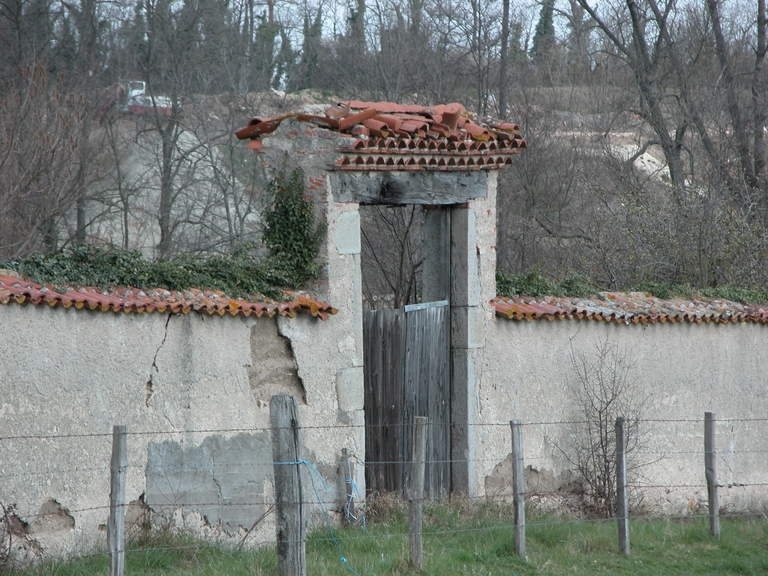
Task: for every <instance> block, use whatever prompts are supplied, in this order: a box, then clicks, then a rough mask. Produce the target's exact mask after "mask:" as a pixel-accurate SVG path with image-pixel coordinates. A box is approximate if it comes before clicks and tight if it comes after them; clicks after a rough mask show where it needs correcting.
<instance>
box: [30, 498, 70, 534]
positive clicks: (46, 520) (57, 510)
mask: <svg viewBox="0 0 768 576" xmlns="http://www.w3.org/2000/svg"><path fill="white" fill-rule="evenodd" d="M37 514H38V516H37V518H35V521H34V522H33V523H32V530H33V531H34V532H35V534H40V533H45V532H60V531H64V530H72V529H73V528H74V527H75V519H74V518H73V517H72V515H71V514H70V513H69V510H67V509H66V508H64V507H63V506H62V505H61V504H59V503H58V502H56V500H54V499H52V498H48V499H47V500H46V501H45V502H43V505H42V506H40V510H39V512H38V513H37Z"/></svg>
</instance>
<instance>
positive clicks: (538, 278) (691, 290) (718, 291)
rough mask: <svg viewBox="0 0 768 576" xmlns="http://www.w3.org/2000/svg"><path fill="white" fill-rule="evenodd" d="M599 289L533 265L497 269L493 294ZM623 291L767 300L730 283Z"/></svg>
mask: <svg viewBox="0 0 768 576" xmlns="http://www.w3.org/2000/svg"><path fill="white" fill-rule="evenodd" d="M602 290H607V289H602V288H599V287H598V286H597V285H596V284H595V283H593V282H592V281H591V280H590V279H589V278H586V277H585V276H582V275H580V274H574V275H571V276H568V277H567V278H565V279H564V280H562V281H556V280H549V279H547V278H545V277H544V276H543V275H542V273H541V269H540V268H538V267H534V268H532V269H531V270H529V271H528V272H526V273H525V274H519V275H518V274H507V273H505V272H503V271H501V270H499V271H497V272H496V293H497V294H498V295H499V296H508V297H512V296H534V297H539V296H572V297H575V298H589V297H590V296H596V295H597V294H598V292H601V291H602ZM622 291H625V292H647V293H649V294H651V295H653V296H655V297H656V298H661V299H662V300H666V299H669V298H682V299H686V300H695V299H697V298H712V299H723V300H731V301H733V302H740V303H742V304H765V303H768V291H766V290H765V289H762V288H741V287H738V286H732V285H730V284H727V285H724V286H716V287H705V288H695V287H692V286H689V285H685V284H668V283H665V282H644V283H642V284H639V285H637V286H630V287H627V288H624V289H623V290H622Z"/></svg>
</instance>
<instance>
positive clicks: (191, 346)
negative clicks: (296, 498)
mask: <svg viewBox="0 0 768 576" xmlns="http://www.w3.org/2000/svg"><path fill="white" fill-rule="evenodd" d="M330 260H331V261H330V263H329V264H330V265H331V266H336V265H337V262H336V261H335V259H334V258H331V259H330ZM336 274H337V276H338V272H336ZM342 276H343V275H342ZM353 288H354V289H357V287H351V286H350V287H349V289H350V290H353ZM349 297H350V295H349V294H348V293H346V292H344V291H343V290H342V289H338V290H334V297H333V298H332V300H333V301H334V305H335V306H337V307H338V308H339V310H340V311H339V313H338V314H337V315H336V316H333V317H331V318H330V319H329V320H327V321H324V322H322V321H319V320H317V319H315V318H312V317H309V316H303V315H299V316H298V317H296V318H293V319H289V318H283V317H278V318H277V319H269V318H242V317H229V316H225V317H218V316H217V317H211V316H207V315H200V314H195V313H190V314H189V315H169V314H160V313H152V314H115V313H113V312H92V311H85V310H75V309H74V308H70V309H63V308H49V307H47V306H42V305H41V306H18V305H16V304H8V305H6V306H0V325H1V326H2V327H3V332H4V333H5V334H6V335H7V337H6V343H7V345H6V346H3V347H2V348H0V391H1V393H0V502H2V503H4V504H15V505H16V515H17V516H18V517H19V518H20V519H21V520H22V521H24V522H26V523H27V524H28V527H27V530H28V532H29V534H30V536H31V537H32V538H34V539H36V540H37V541H38V542H39V544H40V546H42V548H43V549H44V550H46V552H48V553H51V554H54V555H55V554H61V553H66V552H69V551H75V550H79V551H82V550H83V549H88V548H90V547H91V546H94V545H95V546H99V545H103V544H104V543H105V538H106V533H105V528H104V527H105V525H106V522H107V517H108V509H107V506H108V503H109V463H110V454H111V443H112V440H111V432H112V426H113V425H116V424H124V425H126V426H127V427H128V432H129V437H128V464H129V469H128V480H127V499H128V500H129V501H130V502H131V506H130V508H129V511H128V519H129V522H132V523H133V524H134V526H133V527H132V528H129V532H130V531H131V530H136V529H138V526H137V525H138V524H142V523H145V522H147V521H151V522H152V523H154V524H155V525H169V524H174V525H176V526H180V527H183V528H187V529H191V530H194V531H196V532H198V533H200V534H202V535H210V536H216V537H221V538H223V539H232V541H234V542H237V541H239V540H240V539H241V538H242V537H243V536H244V535H245V533H246V530H247V529H249V528H251V526H252V524H253V522H254V521H255V520H256V519H257V518H258V517H259V516H260V515H261V514H262V513H263V512H264V511H265V509H266V505H265V503H269V502H271V501H273V493H274V487H273V484H272V454H271V443H270V433H269V398H270V397H271V395H272V394H290V395H293V396H295V397H296V398H297V400H298V402H299V408H300V417H301V424H302V426H303V427H304V428H305V430H304V431H303V450H304V458H305V459H306V460H308V461H309V462H312V463H313V464H314V465H315V466H316V468H317V469H318V470H319V472H320V473H321V475H322V476H323V478H324V479H325V481H326V482H327V484H328V486H329V490H328V492H322V491H321V497H322V499H323V500H324V501H326V505H327V506H328V507H331V508H337V509H338V508H339V503H340V500H339V499H340V498H341V499H343V484H342V482H341V480H340V478H339V476H338V471H337V469H338V463H339V458H340V454H341V450H342V449H343V448H347V449H348V450H349V451H350V452H351V453H352V454H354V455H358V456H359V457H360V458H361V459H362V458H363V450H364V434H363V430H362V424H363V412H362V408H363V406H362V375H361V374H360V377H359V378H358V377H357V376H358V372H360V373H361V369H360V368H359V366H360V365H361V363H362V361H361V357H362V351H361V350H360V349H359V346H360V345H359V343H358V342H357V341H356V338H355V334H356V331H355V326H354V323H355V321H356V320H355V316H354V315H353V314H350V313H349V307H348V303H347V301H346V300H347V299H348V298H349ZM347 424H356V425H358V426H357V427H349V426H346V425H347ZM356 481H357V484H358V486H360V489H361V491H363V493H364V473H363V469H362V466H359V467H357V473H356ZM313 497H314V496H313ZM274 538H275V534H274V522H273V519H272V517H271V516H270V517H267V519H266V521H265V522H263V523H262V524H261V525H260V526H259V527H257V529H256V530H255V531H254V533H252V534H250V535H249V537H248V542H250V543H251V544H257V543H259V542H271V541H274Z"/></svg>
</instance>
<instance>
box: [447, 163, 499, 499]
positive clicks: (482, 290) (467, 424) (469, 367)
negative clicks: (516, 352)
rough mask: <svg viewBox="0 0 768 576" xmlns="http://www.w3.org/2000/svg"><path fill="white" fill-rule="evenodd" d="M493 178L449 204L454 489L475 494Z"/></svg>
mask: <svg viewBox="0 0 768 576" xmlns="http://www.w3.org/2000/svg"><path fill="white" fill-rule="evenodd" d="M496 182H497V173H496V172H495V171H494V172H488V173H487V190H488V192H487V195H486V197H484V198H478V199H475V200H471V201H470V202H468V203H467V204H465V205H461V206H455V207H453V208H452V209H451V215H450V220H451V226H450V230H451V243H450V245H451V253H450V259H451V266H450V270H451V278H450V290H451V296H450V303H451V363H452V380H451V422H452V424H453V426H452V428H451V431H452V434H451V446H452V451H453V454H452V457H451V460H452V472H451V476H452V478H451V480H452V485H453V486H452V487H453V491H454V492H456V493H465V494H467V495H469V496H474V495H477V494H478V492H479V490H480V489H481V486H480V483H481V481H482V480H481V479H480V478H479V477H477V474H476V466H475V452H476V450H477V446H478V443H482V441H483V433H482V429H480V428H479V427H477V426H475V423H476V422H477V421H479V416H480V412H481V411H482V400H481V394H480V390H479V383H480V380H481V375H482V374H481V371H482V360H483V354H484V352H485V334H486V324H487V323H489V322H492V321H493V318H494V309H493V306H492V305H491V300H492V299H493V298H494V297H495V296H496Z"/></svg>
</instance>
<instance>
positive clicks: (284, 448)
mask: <svg viewBox="0 0 768 576" xmlns="http://www.w3.org/2000/svg"><path fill="white" fill-rule="evenodd" d="M269 425H270V427H271V428H272V459H273V462H272V467H273V469H274V476H275V503H276V505H277V512H276V525H277V572H278V574H279V575H280V576H306V574H307V561H306V555H305V553H306V541H307V534H306V527H305V524H304V504H303V501H304V493H303V487H302V483H301V463H300V461H301V457H300V443H299V409H298V405H297V404H296V399H295V398H294V397H293V396H272V399H271V400H270V401H269Z"/></svg>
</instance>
